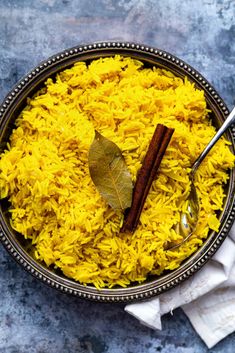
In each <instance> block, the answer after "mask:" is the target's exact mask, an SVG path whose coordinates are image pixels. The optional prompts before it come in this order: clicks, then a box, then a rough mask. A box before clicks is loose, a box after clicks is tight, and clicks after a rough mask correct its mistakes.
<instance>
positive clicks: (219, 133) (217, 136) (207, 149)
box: [192, 108, 235, 174]
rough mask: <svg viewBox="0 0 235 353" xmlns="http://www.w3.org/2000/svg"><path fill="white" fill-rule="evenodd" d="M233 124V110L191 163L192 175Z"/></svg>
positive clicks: (234, 119)
mask: <svg viewBox="0 0 235 353" xmlns="http://www.w3.org/2000/svg"><path fill="white" fill-rule="evenodd" d="M233 123H235V108H233V110H232V111H231V113H230V114H229V116H228V117H227V119H226V120H225V122H224V123H223V125H222V126H221V127H220V129H219V130H218V131H217V133H216V134H215V136H214V137H213V138H212V139H211V140H210V142H209V143H208V145H207V146H206V147H205V148H204V150H203V151H202V153H201V154H200V156H199V157H198V158H197V159H196V161H195V162H194V163H193V166H192V173H193V174H194V173H195V171H196V170H197V168H198V167H199V165H200V164H201V162H202V161H203V159H204V158H205V157H206V155H207V154H208V153H209V152H210V150H211V149H212V147H213V146H214V144H215V143H216V142H217V141H218V140H219V139H220V137H221V136H222V135H223V133H224V132H225V131H226V130H227V129H228V128H229V127H230V126H231V125H232V124H233Z"/></svg>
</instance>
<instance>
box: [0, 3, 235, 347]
mask: <svg viewBox="0 0 235 353" xmlns="http://www.w3.org/2000/svg"><path fill="white" fill-rule="evenodd" d="M234 18H235V2H234V0H217V1H216V0H198V1H196V0H184V1H180V0H164V1H163V0H155V1H154V0H148V1H147V0H140V1H137V0H129V1H124V0H102V1H97V0H93V1H92V0H80V1H79V0H74V1H72V0H40V1H39V0H38V1H30V0H12V1H4V0H0V100H2V99H3V97H4V96H5V95H6V94H7V92H8V90H9V89H10V88H11V87H12V86H13V85H14V84H15V83H16V82H17V80H19V79H20V78H21V77H22V76H23V75H24V74H25V73H26V72H27V71H29V70H30V69H32V68H33V67H34V66H35V65H36V64H38V62H40V61H41V60H43V59H46V58H47V57H48V56H50V55H51V54H54V53H56V52H58V51H61V50H63V49H65V48H68V47H71V46H74V45H77V44H79V43H87V42H93V41H99V40H104V39H109V40H130V41H136V42H141V43H145V44H148V45H152V46H156V47H159V48H161V49H164V50H167V51H169V52H171V53H172V54H175V55H177V56H179V57H180V58H182V59H184V60H185V61H186V62H188V63H189V64H191V65H192V66H194V67H195V68H196V69H198V70H199V71H200V72H201V73H202V74H203V75H204V76H205V77H206V78H207V79H208V80H209V81H210V82H211V83H212V84H213V85H214V86H215V88H216V89H217V90H218V91H219V93H220V94H221V96H222V97H223V98H224V100H225V102H226V103H227V104H228V106H229V108H231V107H232V106H233V105H234V103H235V100H234V99H235V76H234V65H235V41H234V37H235V20H234ZM0 265H1V271H0V293H1V294H0V353H70V352H71V353H72V352H73V353H104V352H112V353H119V352H123V353H133V352H135V353H140V352H141V353H143V352H148V353H156V352H162V353H171V352H172V353H173V352H176V353H205V352H213V353H219V352H223V353H233V352H234V345H235V334H232V335H230V336H229V337H227V338H226V339H225V340H224V341H223V342H221V343H219V344H218V345H217V346H216V347H215V348H213V349H211V350H208V349H207V348H206V347H205V345H204V344H203V343H202V341H201V340H200V338H199V337H198V336H197V334H196V333H195V332H194V330H193V328H192V327H191V325H190V323H189V321H188V320H187V318H186V317H185V316H184V314H183V313H182V311H181V310H180V309H178V310H175V311H174V315H173V316H171V315H170V314H169V315H166V316H165V317H164V318H163V330H162V331H161V332H155V331H153V330H151V329H148V328H146V327H144V326H142V325H141V324H139V323H138V322H137V321H136V320H135V319H134V318H132V317H130V316H129V315H128V314H127V313H125V312H124V311H123V306H122V305H105V304H98V303H90V302H85V301H80V300H78V299H76V298H73V297H68V296H65V295H64V294H61V293H59V292H56V291H55V290H53V289H50V288H47V287H46V286H44V285H43V284H41V283H39V282H38V281H36V280H35V279H34V278H32V277H31V276H30V275H29V274H27V273H25V272H24V270H23V269H21V268H20V267H19V266H18V265H16V263H15V262H14V261H13V260H12V259H11V258H10V256H9V255H8V254H7V253H6V252H5V250H4V249H3V248H2V247H1V248H0ZM234 329H235V328H234Z"/></svg>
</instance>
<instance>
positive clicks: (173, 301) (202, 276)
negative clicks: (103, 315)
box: [125, 224, 235, 348]
mask: <svg viewBox="0 0 235 353" xmlns="http://www.w3.org/2000/svg"><path fill="white" fill-rule="evenodd" d="M177 307H182V309H183V310H184V312H185V314H186V315H187V316H188V318H189V320H190V321H191V323H192V325H193V327H194V328H195V330H196V331H197V333H198V334H199V335H200V336H201V338H202V339H203V341H204V342H205V343H206V345H207V346H208V348H211V347H213V346H214V345H215V344H216V343H217V342H219V341H220V340H221V339H223V338H224V337H225V336H227V335H228V334H230V333H231V332H233V331H235V224H234V225H233V227H232V229H231V231H230V233H229V237H228V238H227V239H226V240H225V241H224V243H223V244H222V245H221V247H220V249H219V250H218V251H217V252H216V254H215V255H214V256H213V258H212V259H211V260H209V262H208V263H207V264H206V265H205V266H204V267H203V268H202V269H201V270H200V271H198V272H197V273H196V274H195V275H193V276H192V277H190V278H189V279H188V280H186V281H185V282H183V283H182V284H181V285H179V286H178V287H176V288H174V289H171V290H170V291H168V292H166V293H163V294H161V295H159V296H158V297H155V298H153V299H151V300H148V301H146V302H141V303H134V304H129V305H127V306H126V307H125V310H126V311H127V312H128V313H129V314H131V315H133V316H135V317H136V318H137V319H139V320H140V322H141V323H143V324H144V325H146V326H149V327H151V328H153V329H159V330H161V316H162V315H164V314H166V313H168V312H172V311H173V310H174V309H175V308H177Z"/></svg>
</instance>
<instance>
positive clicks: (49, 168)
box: [0, 56, 234, 288]
mask: <svg viewBox="0 0 235 353" xmlns="http://www.w3.org/2000/svg"><path fill="white" fill-rule="evenodd" d="M158 123H162V124H165V125H167V126H169V127H173V128H174V129H175V132H174V135H173V138H172V140H171V143H170V145H169V147H168V149H167V152H166V154H165V156H164V158H163V161H162V164H161V167H160V171H159V173H158V176H157V179H156V180H155V181H154V182H153V185H152V188H151V190H150V193H149V195H148V198H147V200H146V204H145V207H144V210H143V212H142V214H141V217H140V222H139V226H138V228H137V230H136V231H135V232H134V234H121V233H119V229H120V226H121V224H122V221H123V215H122V214H121V213H120V212H115V211H114V210H113V209H111V208H110V207H109V206H108V205H107V203H106V202H105V201H104V200H103V199H102V197H101V196H100V194H99V192H98V191H97V189H96V187H95V186H94V184H93V182H92V180H91V178H90V175H89V169H88V150H89V147H90V145H91V143H92V140H93V138H94V129H97V130H98V131H99V132H100V133H101V134H102V135H104V136H105V137H107V138H108V139H110V140H111V141H113V142H114V143H116V144H117V145H118V146H119V147H120V149H121V150H122V151H123V155H124V158H125V161H126V163H127V166H128V168H129V170H130V172H131V175H132V178H133V182H135V180H136V175H137V171H138V169H139V168H140V166H141V161H142V159H143V157H144V155H145V153H146V149H147V146H148V144H149V142H150V139H151V137H152V135H153V132H154V129H155V127H156V125H157V124H158ZM214 133H215V128H214V127H213V126H212V124H211V121H210V120H209V118H208V109H207V106H206V101H205V97H204V93H203V91H201V90H198V89H196V88H195V86H194V84H193V83H191V82H189V81H188V80H187V78H185V79H181V78H179V77H175V76H174V75H173V74H172V73H171V72H169V71H166V70H163V69H160V68H155V67H154V68H152V69H150V68H144V67H143V64H142V63H141V62H139V61H137V60H135V59H131V58H128V57H120V56H115V57H110V58H103V59H99V60H94V61H92V62H91V63H90V64H89V65H86V63H84V62H77V63H76V64H75V65H74V66H73V67H72V68H69V69H66V70H65V71H63V72H61V73H59V74H57V76H56V79H54V80H53V79H51V78H49V79H48V80H47V81H46V83H45V87H44V88H43V89H42V90H41V91H40V92H38V93H37V94H36V95H35V96H34V97H33V98H31V99H30V98H29V99H28V105H27V107H26V108H25V109H24V110H23V111H22V113H21V114H20V116H19V118H18V119H17V122H16V128H15V130H14V131H13V132H12V135H11V138H10V142H9V144H8V149H7V150H6V151H4V152H3V153H2V155H1V161H0V171H1V174H0V188H1V198H5V197H7V198H9V201H10V204H11V207H10V212H11V225H12V227H13V228H14V229H15V230H16V231H17V232H19V233H21V234H23V236H24V237H25V238H27V239H31V241H32V244H33V247H32V251H33V256H34V257H35V258H36V259H37V260H39V261H42V262H44V263H45V264H46V265H47V266H50V267H52V268H59V269H61V270H62V271H63V273H64V274H65V276H67V277H69V278H72V279H74V280H76V281H79V282H80V283H82V284H94V285H95V286H96V287H97V288H102V287H105V286H106V287H113V286H115V285H120V286H124V287H125V286H127V285H129V284H130V283H131V282H142V281H144V280H145V279H146V277H147V276H149V275H151V274H152V275H160V274H162V273H163V271H165V270H173V269H175V268H177V267H178V266H179V265H180V264H181V263H182V261H183V260H185V259H186V258H188V257H189V256H190V255H191V254H192V253H194V252H195V251H196V249H197V248H198V247H199V246H200V245H202V243H203V241H204V239H205V238H206V237H207V235H208V232H209V229H213V230H215V231H218V228H219V221H218V219H217V216H216V211H220V210H221V209H222V207H223V200H224V197H225V192H224V184H225V183H226V182H227V180H228V173H227V170H228V169H229V168H232V167H233V165H234V156H233V154H232V153H231V152H230V150H229V147H228V145H229V143H228V142H227V141H226V140H225V139H224V138H221V139H220V141H219V142H218V143H217V145H216V147H214V148H213V149H212V151H211V153H210V154H209V156H208V157H207V158H206V160H205V161H204V162H203V165H202V166H201V167H200V168H199V170H198V172H197V174H196V186H197V190H198V193H199V197H200V218H199V223H198V226H197V229H196V231H195V234H194V235H193V236H192V238H191V239H190V240H189V241H188V242H187V243H185V244H184V245H182V246H181V247H180V248H179V249H176V250H171V251H169V250H168V251H166V250H165V247H166V244H167V243H169V242H170V243H171V242H177V241H180V240H181V237H180V235H179V234H177V232H176V231H175V230H174V228H175V226H176V225H177V223H178V222H179V215H180V212H181V210H182V208H185V207H186V204H185V199H186V198H187V195H188V193H189V190H190V183H189V179H188V173H189V171H190V166H191V165H192V163H193V161H194V160H195V158H196V157H197V156H198V155H199V153H200V151H202V149H203V147H204V146H205V145H206V144H207V143H208V141H209V140H210V139H211V137H212V136H213V135H214Z"/></svg>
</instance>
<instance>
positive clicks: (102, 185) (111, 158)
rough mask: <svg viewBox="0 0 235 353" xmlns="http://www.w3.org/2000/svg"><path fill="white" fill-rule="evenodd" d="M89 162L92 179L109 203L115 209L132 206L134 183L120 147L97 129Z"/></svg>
mask: <svg viewBox="0 0 235 353" xmlns="http://www.w3.org/2000/svg"><path fill="white" fill-rule="evenodd" d="M88 162H89V170H90V175H91V179H92V180H93V182H94V184H95V186H96V187H97V189H98V191H99V192H100V194H101V195H102V196H103V198H104V199H105V200H106V201H107V203H108V204H109V205H110V206H111V207H112V208H114V209H115V210H125V209H126V208H128V207H130V206H131V202H132V191H133V185H132V180H131V175H130V173H129V171H128V169H127V166H126V163H125V160H124V158H123V156H122V152H121V150H120V148H119V147H118V146H117V145H116V144H115V143H113V142H112V141H110V140H108V139H107V138H105V137H104V136H102V135H101V134H100V133H99V132H98V131H95V138H94V140H93V142H92V144H91V146H90V150H89V156H88Z"/></svg>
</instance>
